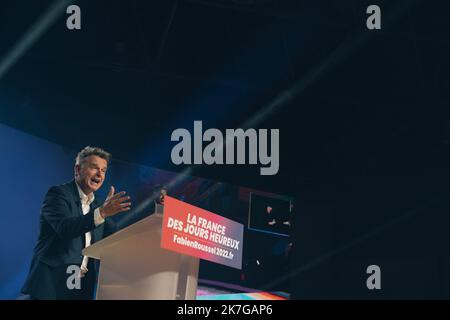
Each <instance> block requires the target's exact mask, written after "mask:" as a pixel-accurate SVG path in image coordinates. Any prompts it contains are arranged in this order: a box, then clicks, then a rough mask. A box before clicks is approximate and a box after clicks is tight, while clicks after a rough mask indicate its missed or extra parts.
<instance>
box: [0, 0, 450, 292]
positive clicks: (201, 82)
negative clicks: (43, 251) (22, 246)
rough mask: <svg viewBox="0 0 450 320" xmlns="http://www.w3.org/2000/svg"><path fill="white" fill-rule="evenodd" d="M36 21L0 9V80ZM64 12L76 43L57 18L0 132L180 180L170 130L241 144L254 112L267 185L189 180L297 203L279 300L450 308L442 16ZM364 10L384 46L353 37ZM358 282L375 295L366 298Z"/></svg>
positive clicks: (310, 10)
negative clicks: (448, 304) (218, 134)
mask: <svg viewBox="0 0 450 320" xmlns="http://www.w3.org/2000/svg"><path fill="white" fill-rule="evenodd" d="M50 4H51V2H50V1H39V2H38V1H12V0H11V1H7V0H6V1H5V0H4V1H2V3H1V5H0V39H1V41H0V57H3V58H2V60H0V63H5V57H7V56H8V53H9V52H10V50H12V49H13V48H15V45H16V44H17V43H18V41H20V39H21V38H22V37H23V35H25V34H27V33H29V31H30V29H29V28H31V29H33V28H34V27H33V26H34V25H33V24H34V23H35V22H36V20H37V19H38V17H39V16H41V15H42V14H44V13H45V12H46V10H47V9H48V7H49V6H50ZM77 4H78V5H79V6H80V7H81V10H82V29H81V30H79V31H69V30H67V29H66V27H65V19H66V15H65V14H64V12H62V13H61V14H60V15H59V16H58V19H56V20H55V21H54V23H53V24H52V26H51V27H50V28H49V29H48V30H47V31H46V32H45V33H44V34H43V35H42V37H40V38H39V39H37V40H36V42H35V43H34V44H33V45H32V46H31V47H30V48H28V49H27V50H26V52H23V55H22V56H20V58H19V59H18V60H17V61H16V62H15V63H14V64H13V65H12V66H11V67H10V68H8V70H7V71H6V73H4V74H2V75H0V122H1V123H3V124H5V125H7V126H10V127H14V128H17V129H20V130H22V131H25V132H27V133H30V134H32V135H34V136H36V137H40V138H44V139H46V140H49V141H52V142H54V143H57V144H60V145H63V146H67V148H70V149H75V150H76V149H80V148H82V147H84V146H85V145H87V144H90V145H99V146H102V147H104V148H105V149H107V150H110V151H111V152H112V153H113V155H114V157H115V158H118V159H122V160H126V161H129V162H133V163H138V164H143V165H148V166H152V167H158V168H163V169H169V170H172V171H181V170H182V169H184V168H182V167H177V166H174V165H172V164H171V161H170V149H171V148H172V146H173V145H172V143H171V142H170V133H171V132H172V131H173V130H174V129H176V128H187V129H189V130H192V127H193V121H194V120H202V121H203V125H204V128H210V127H214V128H220V129H224V128H239V127H242V126H243V125H244V123H246V121H247V120H248V119H251V118H252V117H253V116H255V115H258V114H261V112H262V111H263V110H265V111H267V112H266V113H265V115H266V116H265V117H262V118H261V121H258V122H256V123H253V124H252V126H253V127H256V128H279V129H280V139H281V141H280V170H279V172H278V174H277V175H275V176H260V175H259V167H258V166H249V167H247V166H197V167H196V168H195V174H196V175H198V176H201V177H207V178H212V179H215V180H219V181H224V182H228V183H232V184H235V185H242V186H247V187H252V188H256V189H260V190H265V191H269V192H274V193H278V194H287V195H292V196H294V197H295V199H296V211H297V212H298V214H296V218H297V219H296V220H295V221H294V224H293V227H292V230H293V241H294V247H293V251H292V260H291V266H290V267H291V268H290V271H289V272H286V273H285V275H286V279H269V280H273V281H272V282H270V281H268V283H267V286H266V287H267V288H268V289H270V288H271V287H272V286H274V285H275V284H274V283H278V282H280V281H285V280H288V281H290V284H291V286H292V290H291V291H292V294H293V298H344V299H345V298H375V299H378V298H388V299H389V298H397V299H399V298H449V297H450V273H449V271H450V269H449V268H450V259H449V258H450V255H449V253H448V252H449V251H448V244H449V243H450V242H449V236H448V231H447V230H448V228H449V227H450V220H449V215H448V212H449V209H450V208H449V204H450V203H449V202H450V197H449V195H450V194H449V192H450V190H449V183H448V181H449V174H450V172H449V165H448V163H449V160H450V159H449V147H450V146H449V143H450V126H449V123H450V122H449V121H450V117H449V102H450V78H449V71H450V61H449V58H448V57H449V56H450V50H449V49H450V42H449V34H450V26H449V23H448V17H447V15H448V5H446V2H445V1H432V2H430V1H420V0H417V1H414V0H403V1H402V0H396V1H380V0H378V1H375V2H374V1H361V0H353V1H350V0H349V1H337V0H320V1H306V0H286V1H281V0H278V1H275V0H273V1H272V0H260V1H257V0H253V1H252V0H242V1H237V0H235V1H232V0H215V1H214V0H209V1H207V0H175V1H172V0H171V1H169V0H160V1H112V0H109V1H106V0H105V1H100V0H98V1H78V2H77ZM370 4H377V5H379V6H380V7H381V10H382V29H381V30H375V31H369V30H367V28H366V18H367V14H366V8H367V6H368V5H370ZM34 30H35V29H34ZM0 66H1V64H0ZM271 106H274V107H273V108H271ZM1 152H8V150H7V149H6V150H2V151H1ZM13 170H17V171H20V170H21V168H20V167H14V168H13ZM4 183H8V182H4ZM24 183H25V182H24ZM297 203H298V206H297ZM7 223H8V222H6V224H7ZM2 224H3V223H2ZM2 227H3V228H6V227H7V226H3V225H2ZM370 264H377V265H379V266H380V267H381V271H382V290H379V291H369V290H368V289H367V288H366V278H367V274H366V268H367V266H368V265H370Z"/></svg>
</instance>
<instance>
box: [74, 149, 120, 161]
mask: <svg viewBox="0 0 450 320" xmlns="http://www.w3.org/2000/svg"><path fill="white" fill-rule="evenodd" d="M89 156H97V157H100V158H102V159H105V160H106V162H107V163H108V164H109V162H110V161H111V154H110V153H109V152H106V151H105V150H103V149H101V148H97V147H90V146H87V147H85V148H84V149H83V150H81V151H80V152H78V154H77V157H76V158H75V164H82V163H83V162H84V159H86V158H87V157H89Z"/></svg>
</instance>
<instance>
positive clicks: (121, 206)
mask: <svg viewBox="0 0 450 320" xmlns="http://www.w3.org/2000/svg"><path fill="white" fill-rule="evenodd" d="M114 191H115V190H114V187H113V186H111V189H110V190H109V193H108V197H107V198H106V200H105V203H103V205H102V206H101V207H100V208H99V210H100V215H101V216H102V217H103V218H106V217H111V216H113V215H116V214H118V213H120V212H124V211H128V210H130V209H131V202H125V201H127V200H130V197H129V196H124V195H125V193H126V192H125V191H121V192H119V193H116V194H114Z"/></svg>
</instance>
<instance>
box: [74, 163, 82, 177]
mask: <svg viewBox="0 0 450 320" xmlns="http://www.w3.org/2000/svg"><path fill="white" fill-rule="evenodd" d="M80 169H81V166H80V165H79V164H76V165H75V167H74V168H73V170H74V174H75V177H78V175H79V174H80Z"/></svg>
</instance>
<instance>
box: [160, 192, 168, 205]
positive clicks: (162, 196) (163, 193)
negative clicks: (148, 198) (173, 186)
mask: <svg viewBox="0 0 450 320" xmlns="http://www.w3.org/2000/svg"><path fill="white" fill-rule="evenodd" d="M166 194H167V190H166V189H162V190H161V192H160V193H159V203H160V204H162V205H164V197H165V196H166Z"/></svg>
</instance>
